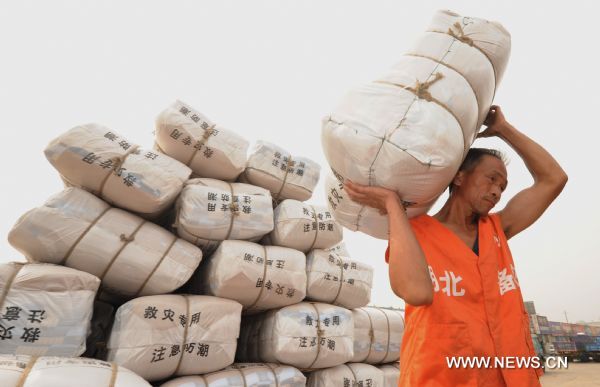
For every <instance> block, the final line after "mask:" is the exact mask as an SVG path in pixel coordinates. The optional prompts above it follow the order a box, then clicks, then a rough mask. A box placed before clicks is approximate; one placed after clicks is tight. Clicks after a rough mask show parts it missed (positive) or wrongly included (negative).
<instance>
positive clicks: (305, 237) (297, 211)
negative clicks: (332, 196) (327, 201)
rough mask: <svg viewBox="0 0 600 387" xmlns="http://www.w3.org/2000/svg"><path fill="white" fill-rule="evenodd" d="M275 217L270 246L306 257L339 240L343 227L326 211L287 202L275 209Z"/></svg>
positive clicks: (325, 208) (289, 200)
mask: <svg viewBox="0 0 600 387" xmlns="http://www.w3.org/2000/svg"><path fill="white" fill-rule="evenodd" d="M274 216H275V227H274V229H273V231H272V232H271V233H270V234H269V240H270V243H271V244H273V245H276V246H284V247H291V248H292V249H296V250H300V251H302V252H304V253H307V252H309V251H310V250H312V249H325V248H329V247H332V246H333V245H335V244H336V243H339V242H341V240H342V230H343V229H342V226H340V225H339V224H338V223H337V222H336V221H335V219H333V216H332V215H331V212H330V211H329V210H328V209H327V207H324V206H313V205H310V204H306V203H302V202H299V201H297V200H292V199H287V200H284V201H282V202H281V203H280V204H279V205H278V206H277V208H275V211H274Z"/></svg>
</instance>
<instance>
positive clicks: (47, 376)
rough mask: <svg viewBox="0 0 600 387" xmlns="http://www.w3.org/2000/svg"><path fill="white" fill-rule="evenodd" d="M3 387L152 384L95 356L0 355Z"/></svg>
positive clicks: (130, 386)
mask: <svg viewBox="0 0 600 387" xmlns="http://www.w3.org/2000/svg"><path fill="white" fill-rule="evenodd" d="M0 386H2V387H59V386H60V387H82V386H85V387H151V385H150V383H148V382H146V381H145V380H144V379H142V378H141V377H139V376H138V375H136V374H135V373H133V372H131V371H130V370H128V369H127V368H123V367H120V366H118V365H116V364H114V363H109V362H106V361H101V360H96V359H86V358H80V357H78V358H67V357H51V356H44V357H39V358H35V357H31V356H25V355H19V356H13V355H2V356H0Z"/></svg>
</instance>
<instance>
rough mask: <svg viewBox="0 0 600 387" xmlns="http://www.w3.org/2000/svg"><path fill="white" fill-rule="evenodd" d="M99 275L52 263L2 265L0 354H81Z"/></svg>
mask: <svg viewBox="0 0 600 387" xmlns="http://www.w3.org/2000/svg"><path fill="white" fill-rule="evenodd" d="M99 285H100V280H99V279H98V278H96V277H95V276H93V275H91V274H88V273H84V272H82V271H79V270H75V269H70V268H68V267H62V266H56V265H50V264H35V263H31V264H22V263H16V262H12V263H6V264H1V265H0V354H11V355H33V356H42V355H47V356H79V355H81V354H82V353H83V352H85V339H86V336H87V333H88V329H89V326H90V320H91V319H92V310H93V309H92V308H93V303H94V297H95V296H96V291H97V290H98V286H99Z"/></svg>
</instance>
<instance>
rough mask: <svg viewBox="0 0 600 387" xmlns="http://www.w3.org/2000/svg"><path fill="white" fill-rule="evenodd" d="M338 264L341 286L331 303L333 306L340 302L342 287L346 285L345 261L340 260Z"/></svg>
mask: <svg viewBox="0 0 600 387" xmlns="http://www.w3.org/2000/svg"><path fill="white" fill-rule="evenodd" d="M338 257H339V256H338ZM337 263H338V265H339V266H340V286H339V287H338V290H337V293H336V294H335V297H334V298H333V301H331V303H332V304H333V305H335V303H336V302H337V300H338V297H339V296H340V294H341V293H342V285H343V284H344V261H343V260H342V258H339V259H338V262H337Z"/></svg>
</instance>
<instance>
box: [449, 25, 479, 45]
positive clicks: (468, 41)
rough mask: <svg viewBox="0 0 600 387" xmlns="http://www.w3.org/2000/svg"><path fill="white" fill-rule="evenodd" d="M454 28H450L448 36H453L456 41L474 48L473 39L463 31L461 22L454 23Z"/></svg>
mask: <svg viewBox="0 0 600 387" xmlns="http://www.w3.org/2000/svg"><path fill="white" fill-rule="evenodd" d="M452 27H454V28H456V31H457V32H454V30H453V29H452ZM452 27H450V28H448V35H450V36H452V37H453V38H454V39H456V40H460V41H461V42H463V43H465V44H468V45H469V46H471V47H473V44H474V42H473V39H471V38H469V37H468V36H466V35H465V31H463V29H462V27H461V25H460V23H459V22H456V23H454V25H453V26H452Z"/></svg>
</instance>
